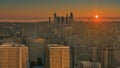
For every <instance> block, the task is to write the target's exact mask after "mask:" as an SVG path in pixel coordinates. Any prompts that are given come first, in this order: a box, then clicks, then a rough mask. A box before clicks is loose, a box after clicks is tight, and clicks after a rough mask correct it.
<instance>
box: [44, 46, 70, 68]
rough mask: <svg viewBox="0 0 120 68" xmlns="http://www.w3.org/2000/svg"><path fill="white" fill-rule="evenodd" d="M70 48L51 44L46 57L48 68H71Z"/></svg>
mask: <svg viewBox="0 0 120 68" xmlns="http://www.w3.org/2000/svg"><path fill="white" fill-rule="evenodd" d="M69 53H70V50H69V46H63V45H57V44H50V45H48V51H47V56H46V59H47V60H46V66H47V67H46V68H70V54H69Z"/></svg>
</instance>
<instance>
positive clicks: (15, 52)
mask: <svg viewBox="0 0 120 68" xmlns="http://www.w3.org/2000/svg"><path fill="white" fill-rule="evenodd" d="M112 19H113V18H112ZM119 26H120V21H116V20H115V19H114V20H112V21H105V19H99V20H98V19H95V18H92V19H89V18H87V19H86V21H83V20H82V19H80V20H76V19H75V18H74V14H73V13H72V12H71V13H69V14H66V15H65V16H58V15H57V13H54V14H53V17H48V21H41V22H27V23H26V22H0V68H120V27H119Z"/></svg>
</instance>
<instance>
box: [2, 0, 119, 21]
mask: <svg viewBox="0 0 120 68" xmlns="http://www.w3.org/2000/svg"><path fill="white" fill-rule="evenodd" d="M119 3H120V1H119V0H114V1H113V0H99V1H98V0H74V1H72V0H69V1H68V0H60V1H49V0H45V1H41V0H34V1H33V0H26V1H24V0H20V1H18V0H12V1H9V0H1V1H0V9H1V11H0V20H9V19H12V20H16V19H33V20H34V19H40V18H47V17H48V16H50V17H52V14H53V13H54V12H56V13H58V14H59V15H60V16H63V15H65V14H66V13H70V12H73V13H74V16H75V17H94V16H95V15H96V14H97V15H99V16H100V17H119V16H120V13H119V12H120V9H119V6H120V4H119ZM88 11H89V12H88Z"/></svg>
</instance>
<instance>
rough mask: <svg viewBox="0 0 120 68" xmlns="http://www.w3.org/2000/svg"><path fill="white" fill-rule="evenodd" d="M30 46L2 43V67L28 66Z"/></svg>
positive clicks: (0, 56) (18, 67) (0, 63)
mask: <svg viewBox="0 0 120 68" xmlns="http://www.w3.org/2000/svg"><path fill="white" fill-rule="evenodd" d="M27 65H28V47H26V46H24V45H17V44H8V43H5V44H2V45H0V68H27Z"/></svg>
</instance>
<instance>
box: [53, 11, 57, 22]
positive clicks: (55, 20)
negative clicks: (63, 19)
mask: <svg viewBox="0 0 120 68" xmlns="http://www.w3.org/2000/svg"><path fill="white" fill-rule="evenodd" d="M56 22H57V14H56V13H54V23H56Z"/></svg>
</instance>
